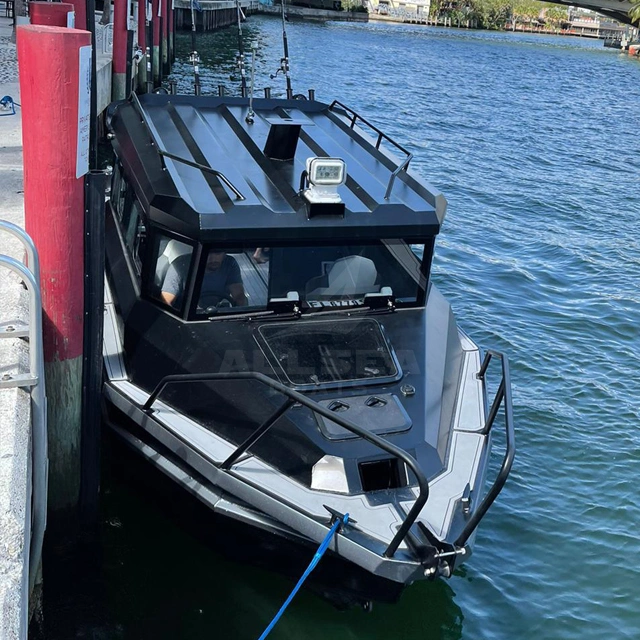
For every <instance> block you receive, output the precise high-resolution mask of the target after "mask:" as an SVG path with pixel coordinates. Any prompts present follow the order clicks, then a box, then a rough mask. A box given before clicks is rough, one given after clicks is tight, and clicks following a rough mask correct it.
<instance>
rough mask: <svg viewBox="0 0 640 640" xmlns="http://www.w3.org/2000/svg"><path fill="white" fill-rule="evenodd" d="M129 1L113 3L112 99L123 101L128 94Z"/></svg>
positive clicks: (122, 0)
mask: <svg viewBox="0 0 640 640" xmlns="http://www.w3.org/2000/svg"><path fill="white" fill-rule="evenodd" d="M127 7H128V2H127V0H114V1H113V76H112V79H111V97H112V99H113V100H122V99H124V98H125V97H126V96H127V94H128V91H129V90H128V88H127V86H126V85H127V81H126V78H127V27H128V26H129V25H128V22H129V16H128V15H127Z"/></svg>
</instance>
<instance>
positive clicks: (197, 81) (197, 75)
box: [189, 0, 200, 96]
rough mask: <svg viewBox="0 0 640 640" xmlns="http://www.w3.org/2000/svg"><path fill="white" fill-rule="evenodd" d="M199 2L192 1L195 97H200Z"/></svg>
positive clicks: (191, 56) (192, 54)
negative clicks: (197, 30)
mask: <svg viewBox="0 0 640 640" xmlns="http://www.w3.org/2000/svg"><path fill="white" fill-rule="evenodd" d="M196 2H197V0H191V2H190V4H191V53H190V54H189V62H190V63H191V64H192V65H193V80H194V92H195V95H197V96H199V95H200V68H199V66H198V65H199V64H200V56H199V55H198V52H197V51H196V12H195V6H194V5H195V3H196Z"/></svg>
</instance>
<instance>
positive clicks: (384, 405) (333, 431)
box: [316, 393, 412, 440]
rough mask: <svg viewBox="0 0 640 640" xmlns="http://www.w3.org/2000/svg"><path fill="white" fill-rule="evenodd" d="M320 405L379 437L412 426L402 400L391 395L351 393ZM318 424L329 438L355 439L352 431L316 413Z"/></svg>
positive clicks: (321, 401)
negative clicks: (351, 394) (352, 394)
mask: <svg viewBox="0 0 640 640" xmlns="http://www.w3.org/2000/svg"><path fill="white" fill-rule="evenodd" d="M319 404H321V405H322V406H323V407H327V409H329V410H330V411H335V412H336V413H339V414H340V417H341V418H344V419H345V420H350V421H351V422H353V423H355V424H357V425H358V426H359V427H362V428H363V429H366V430H367V431H369V432H371V433H375V434H377V435H379V436H382V435H389V434H391V433H401V432H403V431H408V430H409V429H410V428H411V424H412V422H411V418H410V417H409V415H408V414H407V412H406V411H405V410H404V407H403V406H402V402H400V400H399V398H398V397H397V396H395V395H393V394H386V393H385V394H381V395H375V396H371V395H366V396H352V397H347V398H340V399H330V400H320V401H319ZM316 419H317V421H318V426H319V427H320V431H321V432H322V435H323V436H324V437H325V438H327V439H328V440H350V439H352V438H358V436H357V435H356V434H355V433H351V431H347V430H346V429H343V428H342V427H341V426H340V425H338V424H336V423H335V422H333V421H331V420H327V419H326V418H324V417H322V416H320V415H317V416H316Z"/></svg>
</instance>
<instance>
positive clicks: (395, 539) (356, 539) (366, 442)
mask: <svg viewBox="0 0 640 640" xmlns="http://www.w3.org/2000/svg"><path fill="white" fill-rule="evenodd" d="M252 84H253V83H252ZM197 93H200V92H197ZM301 97H302V96H298V98H301ZM306 97H307V99H294V98H293V96H292V95H291V94H289V98H282V99H280V98H277V99H276V98H268V97H264V98H260V99H257V98H255V99H254V97H253V95H249V96H247V97H242V96H240V97H232V96H224V95H221V96H203V95H159V94H146V95H144V96H141V97H137V96H135V95H132V96H131V97H130V98H129V99H128V100H126V101H122V102H118V103H115V104H113V105H112V106H111V107H110V109H109V113H108V120H107V126H108V130H109V136H108V137H109V138H110V140H111V143H112V145H113V151H114V154H115V161H114V172H113V178H112V185H111V192H110V202H109V207H108V213H107V221H106V301H105V323H104V364H105V372H106V376H105V377H106V379H105V387H104V395H105V399H106V406H107V420H108V422H109V424H110V425H111V426H113V428H114V429H115V430H116V431H117V433H118V434H119V435H121V436H122V437H123V438H124V439H125V440H126V441H127V442H128V443H129V444H130V445H131V446H132V447H134V448H135V449H136V450H137V451H139V452H140V453H141V454H142V455H143V456H144V457H145V458H147V459H148V460H149V461H150V462H151V463H152V464H154V465H155V466H157V467H158V468H160V469H161V470H162V471H163V472H164V473H166V474H167V475H168V476H169V477H171V478H172V479H173V480H174V481H175V482H176V483H178V484H179V485H181V486H182V487H184V489H185V490H186V491H188V492H190V493H191V494H193V495H195V496H197V497H198V498H199V499H200V500H201V501H202V502H204V503H205V504H206V505H207V506H208V507H209V508H210V509H211V510H213V511H214V512H215V513H217V514H221V515H222V516H224V517H225V518H226V519H229V520H233V521H235V522H236V524H238V523H239V524H240V525H241V526H242V527H243V528H244V529H246V530H251V531H255V532H256V534H260V535H262V536H266V537H267V538H269V539H271V540H274V539H277V540H278V541H279V542H280V543H282V544H283V545H284V546H285V548H286V549H290V552H291V556H292V557H293V555H294V554H296V553H300V552H302V553H303V554H304V553H307V554H308V553H309V552H308V549H310V548H311V547H312V546H313V545H317V544H318V543H320V542H321V541H322V540H323V539H324V538H325V536H326V534H327V531H328V530H329V528H330V527H331V526H332V525H333V524H334V523H335V522H336V520H339V519H340V520H342V521H343V522H346V524H344V526H341V528H340V530H339V533H338V534H337V535H336V536H335V537H334V538H333V539H332V541H331V543H330V546H329V552H328V555H329V556H331V557H330V559H328V560H327V562H328V563H330V564H331V566H332V567H338V569H336V571H335V575H334V576H333V578H332V580H331V581H330V582H331V584H330V587H328V588H327V589H325V591H324V593H325V595H327V596H328V597H330V598H331V599H332V600H333V601H334V602H336V603H338V604H353V603H360V604H363V605H365V606H367V605H368V603H370V602H371V601H373V600H382V601H394V600H396V599H397V598H398V597H399V595H400V593H401V592H402V590H403V589H404V588H405V587H406V586H407V585H409V584H411V583H413V582H415V581H418V580H424V579H434V578H437V577H439V576H443V577H449V576H451V575H452V573H453V571H454V570H455V569H456V567H457V566H458V565H459V564H460V563H461V562H463V561H464V560H465V559H467V558H468V557H469V555H470V553H471V551H472V549H473V546H474V538H475V533H476V529H477V527H478V525H479V523H480V521H481V520H482V519H483V517H484V516H485V514H486V513H487V510H488V509H489V507H490V506H491V504H492V503H493V501H494V500H495V498H496V497H497V495H498V494H499V492H500V491H501V489H502V487H503V485H504V483H505V481H506V479H507V476H508V474H509V471H510V468H511V464H512V460H513V455H514V435H513V420H512V409H511V389H510V381H509V370H508V363H507V359H506V357H505V356H504V355H502V354H500V353H498V352H495V351H493V350H487V351H486V352H484V353H481V351H480V349H479V348H478V346H477V345H476V344H475V343H474V342H473V341H472V340H471V339H470V338H469V337H468V336H467V335H465V333H464V332H463V331H462V330H461V329H460V328H459V327H458V326H457V323H456V320H455V317H454V315H453V313H452V310H451V307H450V305H449V303H448V302H447V301H446V299H445V298H444V297H443V295H442V294H441V293H440V292H439V291H438V289H437V287H436V286H435V285H434V284H433V282H432V279H431V264H432V260H433V255H434V248H435V240H436V237H437V235H438V233H439V231H440V229H441V226H442V224H443V221H444V217H445V209H446V201H445V199H444V197H443V196H442V194H441V193H439V192H438V191H437V190H436V189H435V188H433V187H432V186H430V185H428V184H427V183H426V182H425V181H424V180H423V179H422V178H421V177H420V176H419V175H417V174H416V173H414V172H413V171H412V170H411V169H410V168H409V164H410V161H411V157H412V156H411V154H410V153H409V152H408V151H407V150H406V149H405V148H404V147H403V146H401V145H400V144H398V143H397V142H396V141H394V140H392V139H391V138H390V137H389V136H388V135H386V134H385V133H383V131H382V130H381V129H380V128H378V127H377V126H375V125H374V124H372V123H371V122H369V121H368V120H366V119H365V118H364V117H362V116H361V115H360V114H358V113H356V112H355V111H354V110H352V109H350V108H349V107H347V106H346V105H344V104H342V103H340V102H337V101H334V102H331V103H325V102H321V101H318V100H316V99H315V96H314V95H313V93H312V92H310V94H309V95H308V96H306ZM491 363H493V364H491ZM498 416H500V419H501V420H502V418H503V419H504V428H505V432H506V439H505V442H506V447H505V451H504V455H503V456H502V457H501V460H495V461H494V463H495V473H494V474H492V479H491V480H490V481H488V486H487V487H485V476H486V475H487V469H488V467H489V465H490V461H491V441H492V437H493V434H494V430H495V429H494V423H496V418H497V417H498ZM346 514H348V518H346V517H345V516H346Z"/></svg>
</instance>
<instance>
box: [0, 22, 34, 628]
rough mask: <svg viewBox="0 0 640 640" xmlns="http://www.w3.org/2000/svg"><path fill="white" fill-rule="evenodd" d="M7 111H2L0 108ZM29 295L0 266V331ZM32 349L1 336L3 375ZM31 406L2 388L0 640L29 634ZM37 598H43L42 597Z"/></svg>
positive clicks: (3, 126) (17, 187)
mask: <svg viewBox="0 0 640 640" xmlns="http://www.w3.org/2000/svg"><path fill="white" fill-rule="evenodd" d="M11 33H12V24H11V20H10V19H9V18H6V17H4V16H3V15H1V16H0V98H2V97H4V96H11V97H12V98H13V99H14V100H15V101H16V102H18V103H19V102H20V93H19V87H18V63H17V59H16V47H15V45H14V44H12V43H11ZM3 113H6V111H2V110H0V114H3ZM22 189H23V180H22V120H21V114H20V109H19V108H17V109H16V114H15V115H9V116H2V117H0V193H2V208H1V209H0V218H2V219H4V220H7V221H8V222H11V223H13V224H16V225H18V226H21V227H22V226H23V225H24V199H23V195H22ZM0 254H5V255H8V256H10V257H12V258H15V259H18V260H22V258H23V255H22V248H21V246H20V243H19V242H18V241H16V240H15V239H14V238H13V237H12V236H11V235H9V234H7V233H3V232H2V231H1V230H0ZM27 306H28V304H27V296H26V291H25V290H24V288H23V287H22V285H21V283H20V281H19V279H18V278H17V277H16V276H15V275H14V274H12V273H11V272H9V271H8V270H7V269H4V268H3V269H0V330H3V331H6V329H7V327H9V326H12V323H14V324H15V321H16V320H18V321H20V322H25V321H26V319H27V315H28V311H27ZM27 361H28V348H27V345H26V343H25V342H24V341H23V340H19V339H18V340H16V339H0V377H2V378H4V377H6V376H15V375H16V374H19V373H21V372H24V371H25V370H26V369H27ZM30 433H31V406H30V396H29V393H28V392H27V391H24V390H23V389H19V388H15V387H14V388H9V389H3V388H0V638H2V639H3V640H4V639H6V640H14V639H18V638H20V639H21V638H26V635H27V624H28V620H27V615H28V610H27V609H26V605H25V603H26V602H27V601H28V599H29V594H28V575H29V548H30V537H31V529H30V514H31V511H30V493H31V472H30V471H31V470H30V464H31V447H30ZM36 600H38V599H37V598H36Z"/></svg>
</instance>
